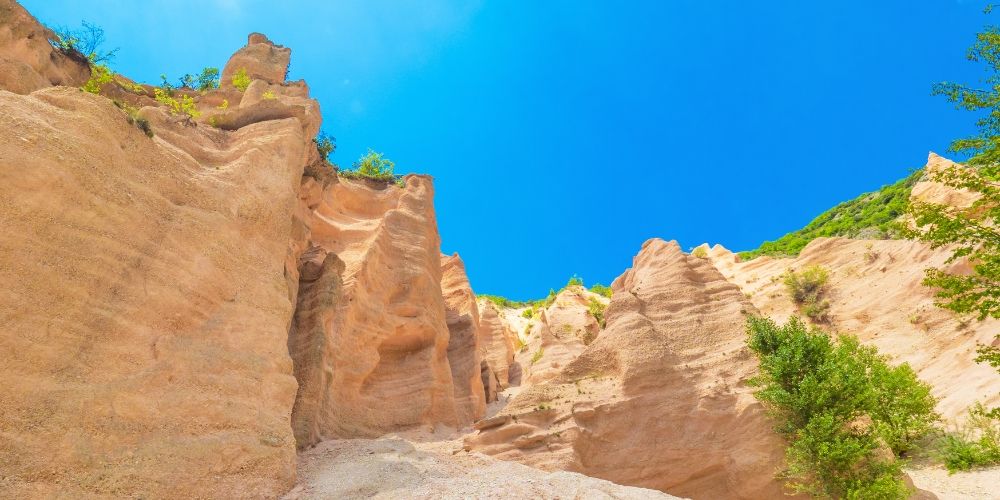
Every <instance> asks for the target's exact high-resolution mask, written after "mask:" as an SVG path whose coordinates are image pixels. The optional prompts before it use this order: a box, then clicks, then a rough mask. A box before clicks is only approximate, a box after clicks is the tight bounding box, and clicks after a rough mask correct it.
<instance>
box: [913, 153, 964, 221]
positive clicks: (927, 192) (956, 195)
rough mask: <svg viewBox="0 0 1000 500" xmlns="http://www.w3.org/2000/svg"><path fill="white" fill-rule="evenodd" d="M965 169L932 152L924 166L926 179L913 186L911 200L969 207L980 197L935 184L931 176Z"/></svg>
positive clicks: (962, 190)
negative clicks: (950, 170)
mask: <svg viewBox="0 0 1000 500" xmlns="http://www.w3.org/2000/svg"><path fill="white" fill-rule="evenodd" d="M961 168H965V167H963V166H961V165H958V164H956V163H955V162H953V161H951V160H949V159H947V158H943V157H941V156H938V155H936V154H934V152H930V153H928V154H927V165H925V166H924V172H925V175H924V179H923V180H921V181H920V182H918V183H916V184H914V185H913V189H911V190H910V199H911V200H913V201H920V202H924V203H935V204H940V205H951V206H953V207H962V208H964V207H968V206H969V205H972V203H973V202H974V201H976V199H978V198H979V195H978V194H976V193H973V192H971V191H968V190H965V189H954V188H951V187H948V186H945V185H944V184H941V183H938V182H934V181H932V180H931V179H930V176H932V175H934V174H939V173H943V172H946V171H947V170H949V169H961Z"/></svg>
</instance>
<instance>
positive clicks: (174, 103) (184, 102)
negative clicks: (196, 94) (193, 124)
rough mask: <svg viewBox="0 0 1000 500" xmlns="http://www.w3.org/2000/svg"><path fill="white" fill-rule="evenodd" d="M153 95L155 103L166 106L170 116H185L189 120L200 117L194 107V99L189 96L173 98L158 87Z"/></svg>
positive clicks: (199, 113)
mask: <svg viewBox="0 0 1000 500" xmlns="http://www.w3.org/2000/svg"><path fill="white" fill-rule="evenodd" d="M153 95H154V98H155V99H156V102H159V103H160V104H164V105H166V106H167V108H168V109H169V110H170V114H172V115H187V117H188V118H189V119H194V118H198V117H199V116H201V112H200V111H198V109H197V108H196V107H195V104H194V98H193V97H191V96H189V95H180V96H178V97H173V96H171V95H170V94H169V93H168V92H166V91H165V90H163V89H162V88H159V87H157V88H155V89H153Z"/></svg>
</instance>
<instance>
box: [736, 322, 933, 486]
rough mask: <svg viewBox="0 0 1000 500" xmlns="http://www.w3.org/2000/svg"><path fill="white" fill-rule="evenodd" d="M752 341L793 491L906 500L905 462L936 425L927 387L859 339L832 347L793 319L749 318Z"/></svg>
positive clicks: (760, 394)
mask: <svg viewBox="0 0 1000 500" xmlns="http://www.w3.org/2000/svg"><path fill="white" fill-rule="evenodd" d="M747 334H748V340H747V344H748V345H749V347H750V349H751V350H753V352H754V353H756V354H757V356H758V358H759V359H760V374H759V375H758V376H757V377H755V378H754V379H753V380H752V381H751V383H752V384H753V385H754V386H756V387H758V390H757V392H756V393H755V396H756V397H757V399H759V400H760V401H761V402H762V403H763V404H764V405H765V407H767V409H768V411H769V413H770V414H771V416H772V417H773V418H774V419H775V420H776V421H777V424H778V425H777V430H778V432H780V433H781V434H783V435H784V436H785V438H786V439H787V440H788V442H789V446H788V449H787V450H786V457H787V460H788V469H787V470H786V471H785V472H784V477H785V478H786V479H787V480H788V484H789V486H791V487H792V488H793V489H794V490H796V491H798V492H803V493H809V494H812V495H815V496H820V497H833V498H899V499H904V498H907V497H908V496H909V493H910V492H909V491H908V488H907V487H906V485H905V483H904V482H903V471H902V461H901V460H900V459H899V458H898V457H900V456H903V454H905V453H906V452H908V451H909V450H911V448H912V447H913V446H914V443H916V442H917V441H918V440H920V439H921V438H923V437H924V436H926V435H928V434H929V433H930V432H931V431H932V430H933V425H934V423H935V422H936V421H937V415H936V414H935V413H934V405H935V403H936V401H935V400H934V397H933V396H931V393H930V387H929V386H928V385H926V384H924V383H923V382H920V381H919V380H918V379H917V376H916V374H915V373H914V372H913V370H912V369H911V368H910V367H909V365H906V364H902V365H900V366H897V367H890V366H889V365H888V364H887V362H886V358H885V357H884V356H880V355H879V354H878V351H877V350H876V349H875V348H874V347H865V346H862V345H861V344H860V342H858V339H857V338H855V337H851V336H847V335H841V336H839V337H838V338H837V339H836V340H835V339H833V338H831V337H830V336H829V335H827V334H826V333H825V332H823V331H822V330H820V329H818V328H815V327H813V328H809V327H807V326H806V325H805V324H804V323H802V321H800V320H799V319H798V318H794V317H793V318H792V319H791V320H789V322H788V323H787V324H785V325H783V326H778V325H776V324H775V323H774V322H773V321H771V320H770V319H767V318H760V317H751V318H748V320H747ZM890 450H891V453H888V452H889V451H890Z"/></svg>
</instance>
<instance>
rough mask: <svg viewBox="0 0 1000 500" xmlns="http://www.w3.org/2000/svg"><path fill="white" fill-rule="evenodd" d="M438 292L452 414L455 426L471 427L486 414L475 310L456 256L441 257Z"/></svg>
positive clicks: (469, 290) (460, 264)
mask: <svg viewBox="0 0 1000 500" xmlns="http://www.w3.org/2000/svg"><path fill="white" fill-rule="evenodd" d="M441 292H442V293H443V295H444V304H445V313H446V320H447V323H448V333H449V339H448V365H449V366H450V367H451V379H452V384H453V385H454V387H455V411H456V412H457V417H458V423H459V424H463V425H464V424H471V423H472V422H474V421H476V420H479V419H480V418H482V417H483V414H484V413H486V396H487V394H486V391H485V389H484V387H483V378H482V366H481V365H480V362H479V360H480V358H479V308H478V307H476V296H475V294H473V293H472V287H471V286H470V285H469V278H468V277H467V276H466V274H465V264H464V263H463V262H462V258H461V257H459V256H458V254H457V253H456V254H454V255H450V256H448V255H442V256H441ZM495 378H496V377H495V376H494V380H495ZM489 382H492V381H490V380H487V383H489ZM493 394H494V396H495V394H496V389H495V388H494V391H493ZM494 399H496V398H495V397H494Z"/></svg>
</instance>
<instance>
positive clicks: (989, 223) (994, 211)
mask: <svg viewBox="0 0 1000 500" xmlns="http://www.w3.org/2000/svg"><path fill="white" fill-rule="evenodd" d="M989 10H990V9H987V13H989ZM966 57H967V58H968V59H969V60H970V61H972V62H976V63H980V64H982V65H984V66H985V70H986V76H985V77H984V79H983V81H982V82H981V83H982V86H981V87H973V86H969V85H966V84H962V83H956V82H941V83H938V84H936V85H934V86H933V90H932V92H933V93H934V94H936V95H942V96H944V97H945V98H946V99H947V100H948V101H949V102H951V103H953V104H954V105H955V107H956V108H958V109H963V110H966V111H971V112H973V113H975V114H976V116H977V119H976V127H977V129H978V130H977V132H976V133H975V134H974V135H972V136H969V137H964V138H961V139H957V140H955V141H954V142H952V144H951V147H950V151H951V152H953V153H955V154H956V155H959V156H960V157H964V158H967V160H966V165H959V164H955V165H952V166H950V167H948V168H944V169H941V170H938V171H936V172H933V173H931V174H930V177H931V180H933V181H936V182H939V183H941V184H944V185H946V186H949V187H951V188H954V189H964V190H968V191H971V192H972V193H974V194H975V195H976V199H975V201H974V202H973V203H972V204H971V205H970V206H967V207H957V206H949V205H944V204H935V203H920V202H915V203H913V204H912V205H911V206H910V214H911V215H912V217H913V221H914V226H915V228H914V229H913V230H912V231H911V232H910V236H912V237H916V238H920V239H922V240H924V241H927V242H929V243H930V244H931V246H932V247H934V248H939V247H945V246H947V247H948V248H950V249H951V251H952V254H951V257H950V258H949V259H948V262H952V261H955V260H957V259H963V258H964V259H967V260H968V262H969V263H970V264H971V266H972V272H971V273H962V274H957V273H950V272H948V271H946V270H943V269H928V270H927V271H926V276H925V277H924V284H925V285H927V286H930V287H933V288H935V289H937V293H936V296H937V299H938V301H937V304H938V305H939V306H941V307H943V308H945V309H950V310H952V311H954V312H956V313H958V314H972V315H975V316H977V317H978V318H979V319H980V320H982V319H985V318H988V317H993V318H1000V231H998V228H1000V29H998V28H997V27H995V26H988V27H986V28H985V29H984V30H983V31H982V32H981V33H978V34H976V41H975V43H973V44H972V46H971V47H970V48H969V50H968V52H967V54H966ZM977 353H978V357H977V358H976V361H978V362H986V363H989V364H990V365H991V366H993V367H994V368H998V369H1000V349H998V348H997V347H994V346H985V345H984V346H980V347H979V349H978V351H977ZM991 415H993V416H994V417H998V418H1000V410H998V409H994V410H993V411H992V412H991Z"/></svg>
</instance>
